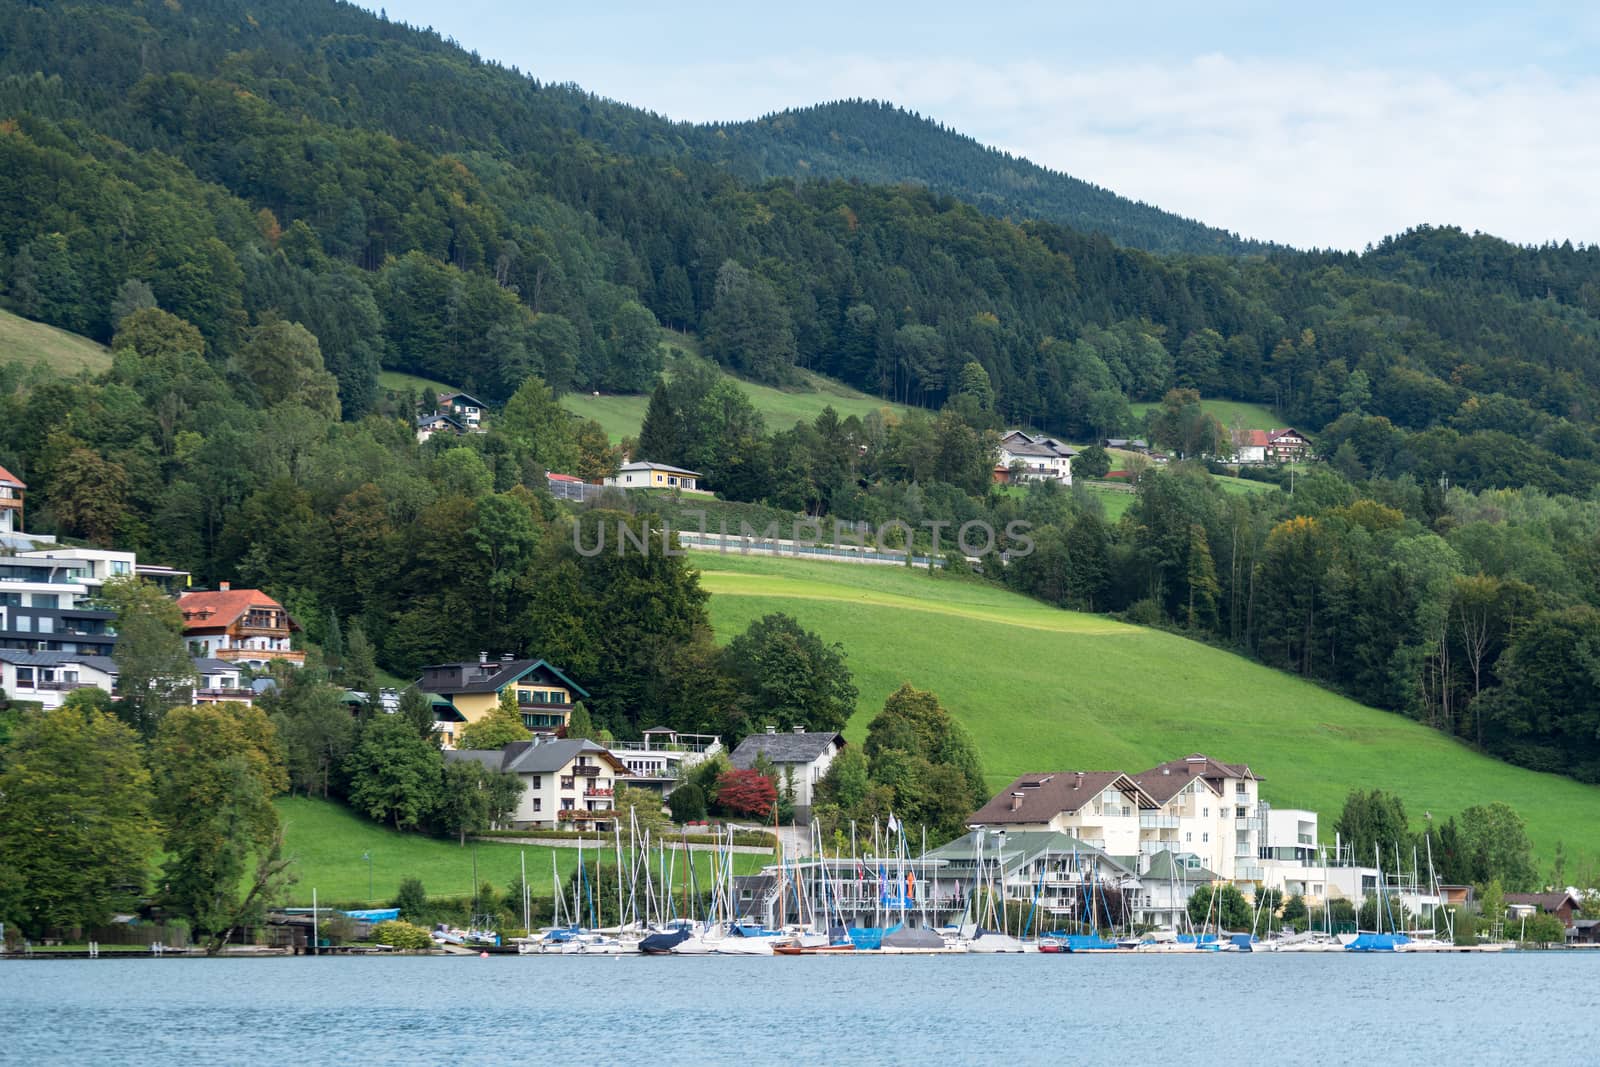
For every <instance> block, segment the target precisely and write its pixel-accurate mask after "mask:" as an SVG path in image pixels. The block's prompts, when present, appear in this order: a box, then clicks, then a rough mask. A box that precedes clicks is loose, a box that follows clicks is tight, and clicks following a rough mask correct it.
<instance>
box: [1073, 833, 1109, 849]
mask: <svg viewBox="0 0 1600 1067" xmlns="http://www.w3.org/2000/svg"><path fill="white" fill-rule="evenodd" d="M1069 832H1070V831H1069ZM1078 840H1079V841H1082V842H1083V843H1084V844H1086V845H1088V846H1089V847H1090V848H1097V849H1099V850H1100V851H1101V852H1104V851H1105V850H1106V839H1105V838H1103V837H1080V838H1078Z"/></svg>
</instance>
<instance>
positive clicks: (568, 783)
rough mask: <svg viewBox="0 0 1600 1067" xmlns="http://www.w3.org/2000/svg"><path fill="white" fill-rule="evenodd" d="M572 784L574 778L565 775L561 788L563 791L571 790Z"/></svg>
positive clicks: (562, 778)
mask: <svg viewBox="0 0 1600 1067" xmlns="http://www.w3.org/2000/svg"><path fill="white" fill-rule="evenodd" d="M572 783H573V776H572V775H570V774H563V775H562V776H561V788H562V789H571V788H572Z"/></svg>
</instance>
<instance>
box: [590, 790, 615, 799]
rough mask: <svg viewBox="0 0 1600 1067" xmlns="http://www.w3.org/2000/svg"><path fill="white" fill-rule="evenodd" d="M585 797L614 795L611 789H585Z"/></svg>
mask: <svg viewBox="0 0 1600 1067" xmlns="http://www.w3.org/2000/svg"><path fill="white" fill-rule="evenodd" d="M583 795H584V796H586V797H609V796H611V795H612V790H610V789H585V790H584V791H583Z"/></svg>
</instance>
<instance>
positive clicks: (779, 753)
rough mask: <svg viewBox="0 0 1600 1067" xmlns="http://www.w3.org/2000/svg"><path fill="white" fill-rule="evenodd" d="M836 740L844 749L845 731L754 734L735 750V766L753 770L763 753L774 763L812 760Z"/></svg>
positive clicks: (741, 742)
mask: <svg viewBox="0 0 1600 1067" xmlns="http://www.w3.org/2000/svg"><path fill="white" fill-rule="evenodd" d="M836 741H837V742H838V744H839V747H840V748H843V747H844V734H840V733H833V732H831V731H823V732H820V733H794V732H793V731H790V732H789V733H786V734H782V733H776V734H751V735H750V736H749V737H747V738H745V739H744V740H743V741H740V742H739V747H738V748H736V749H734V750H733V756H732V759H733V765H734V766H735V767H737V768H738V769H740V770H749V769H750V768H751V767H754V766H755V763H756V757H757V756H758V755H761V754H763V753H765V754H766V757H767V759H769V760H771V761H772V762H773V763H811V762H814V761H815V760H816V759H817V757H819V756H821V755H822V754H823V753H824V752H826V751H828V746H829V745H830V744H832V743H834V742H836Z"/></svg>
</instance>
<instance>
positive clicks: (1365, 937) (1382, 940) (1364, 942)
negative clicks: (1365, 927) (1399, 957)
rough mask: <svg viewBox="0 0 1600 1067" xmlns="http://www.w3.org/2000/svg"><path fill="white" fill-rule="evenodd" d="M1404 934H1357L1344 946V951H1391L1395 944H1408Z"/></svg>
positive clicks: (1408, 940)
mask: <svg viewBox="0 0 1600 1067" xmlns="http://www.w3.org/2000/svg"><path fill="white" fill-rule="evenodd" d="M1410 943H1411V939H1410V938H1409V937H1407V936H1406V935H1405V934H1358V935H1357V936H1356V939H1355V940H1354V941H1352V942H1350V943H1349V944H1348V945H1346V946H1345V947H1344V949H1345V951H1346V952H1393V951H1394V950H1395V946H1396V945H1409V944H1410Z"/></svg>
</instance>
